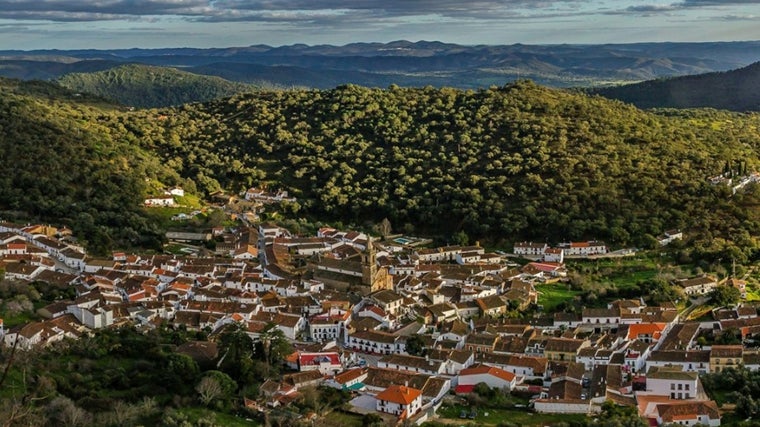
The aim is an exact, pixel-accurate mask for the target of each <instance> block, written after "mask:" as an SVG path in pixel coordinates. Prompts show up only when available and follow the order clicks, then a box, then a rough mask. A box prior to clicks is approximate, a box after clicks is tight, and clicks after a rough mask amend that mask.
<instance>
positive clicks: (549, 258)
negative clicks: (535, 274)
mask: <svg viewBox="0 0 760 427" xmlns="http://www.w3.org/2000/svg"><path fill="white" fill-rule="evenodd" d="M564 261H565V250H564V249H562V248H547V249H546V251H545V252H544V262H558V263H560V264H561V263H563V262H564Z"/></svg>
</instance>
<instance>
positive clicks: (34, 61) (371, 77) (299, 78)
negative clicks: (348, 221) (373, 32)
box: [0, 41, 760, 88]
mask: <svg viewBox="0 0 760 427" xmlns="http://www.w3.org/2000/svg"><path fill="white" fill-rule="evenodd" d="M758 59H760V42H726V43H638V44H617V45H521V44H516V45H502V46H487V45H478V46H462V45H456V44H447V43H441V42H408V41H396V42H391V43H354V44H349V45H345V46H330V45H318V46H307V45H292V46H282V47H271V46H265V45H256V46H248V47H235V48H220V49H189V48H183V49H127V50H71V51H59V50H41V51H0V76H4V77H12V78H18V79H24V80H28V79H43V80H54V79H57V78H59V77H61V76H62V75H64V74H69V73H82V72H97V71H104V70H108V69H110V68H113V67H116V66H119V65H122V64H124V63H139V64H144V65H155V66H169V67H174V68H179V69H182V70H184V71H188V72H192V73H197V74H206V75H214V76H219V77H223V78H226V79H228V80H234V81H238V82H244V83H255V84H257V85H273V86H299V87H313V88H332V87H335V86H338V85H341V84H345V83H353V84H358V85H362V86H370V87H376V86H380V87H386V86H388V85H390V84H397V85H399V86H424V85H432V86H453V87H459V88H478V87H488V86H491V85H503V84H505V83H507V82H510V81H513V80H515V79H519V78H528V79H532V80H534V81H536V82H538V83H541V84H545V85H550V86H557V87H567V86H594V85H608V84H616V83H621V82H637V81H642V80H648V79H656V78H661V77H672V76H681V75H688V74H700V73H709V72H715V71H726V70H730V69H735V68H740V67H744V66H746V65H748V64H750V63H752V62H755V61H757V60H758Z"/></svg>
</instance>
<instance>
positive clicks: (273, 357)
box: [256, 323, 293, 366]
mask: <svg viewBox="0 0 760 427" xmlns="http://www.w3.org/2000/svg"><path fill="white" fill-rule="evenodd" d="M256 348H257V352H256V354H258V355H260V358H261V359H262V360H264V361H265V362H267V363H268V364H270V365H272V366H279V365H281V364H282V362H283V360H285V357H286V356H287V355H289V354H291V353H293V346H292V345H291V344H290V340H288V338H287V337H286V336H285V333H284V332H282V330H281V329H279V328H278V327H277V325H276V324H274V323H269V324H268V325H267V326H266V327H264V329H263V330H262V331H261V333H260V334H259V341H258V343H257V346H256Z"/></svg>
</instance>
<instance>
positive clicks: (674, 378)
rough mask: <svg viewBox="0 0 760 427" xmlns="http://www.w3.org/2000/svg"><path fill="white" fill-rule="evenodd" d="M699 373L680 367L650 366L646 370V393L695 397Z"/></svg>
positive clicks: (679, 397) (671, 396)
mask: <svg viewBox="0 0 760 427" xmlns="http://www.w3.org/2000/svg"><path fill="white" fill-rule="evenodd" d="M698 386H699V374H697V373H696V372H693V371H684V370H682V369H681V368H680V367H670V366H667V367H652V368H650V369H649V371H648V372H647V389H646V393H642V394H654V395H658V396H670V398H671V399H678V400H682V399H694V398H696V397H697V390H698Z"/></svg>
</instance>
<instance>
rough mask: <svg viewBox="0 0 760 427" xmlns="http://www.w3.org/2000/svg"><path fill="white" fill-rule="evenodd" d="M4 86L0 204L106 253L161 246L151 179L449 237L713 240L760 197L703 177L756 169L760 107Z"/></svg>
mask: <svg viewBox="0 0 760 427" xmlns="http://www.w3.org/2000/svg"><path fill="white" fill-rule="evenodd" d="M0 89H1V90H2V95H3V96H2V99H1V100H0V112H1V113H2V114H0V118H2V121H0V156H1V157H2V158H3V159H4V162H3V168H4V169H0V177H2V178H0V211H3V212H5V214H3V217H8V216H15V217H22V218H23V217H32V218H43V219H47V220H55V221H56V222H64V223H68V224H71V226H73V228H74V229H75V231H77V232H81V233H84V235H87V236H89V237H88V240H90V239H91V240H90V243H91V245H93V246H95V247H96V248H99V249H100V250H101V251H104V250H105V249H107V248H109V247H112V246H114V245H123V244H139V243H140V242H141V241H149V242H151V241H152V242H153V244H155V242H156V236H159V235H160V234H159V230H157V229H156V227H157V225H156V224H155V223H153V222H152V220H151V219H150V217H149V216H148V215H147V213H146V212H144V211H143V210H142V209H141V208H140V204H141V203H140V202H141V198H142V197H143V196H144V195H145V194H146V193H147V191H148V188H147V187H148V184H147V183H146V182H147V181H146V178H147V179H148V181H150V182H160V183H164V184H168V185H174V184H178V183H181V184H182V185H185V186H187V188H194V189H197V191H198V192H199V193H206V194H208V193H211V192H213V191H216V190H218V189H220V188H223V189H227V190H230V191H233V192H237V191H239V190H242V189H245V188H246V187H248V186H251V185H264V184H266V185H270V186H276V187H279V188H284V189H287V190H289V191H290V192H291V194H293V195H295V196H296V197H297V199H298V201H297V202H296V203H290V204H286V205H285V206H284V207H283V208H282V209H283V212H282V213H283V214H285V215H289V216H298V217H304V218H306V219H307V220H309V219H310V220H311V221H331V222H334V221H342V222H344V223H348V224H372V223H373V222H377V221H379V220H381V219H383V218H386V217H387V218H389V219H390V220H391V222H392V224H393V225H394V227H395V228H396V229H399V230H403V231H404V232H409V233H420V234H426V235H432V236H438V237H439V238H440V239H441V240H444V241H445V240H449V239H451V238H452V237H453V236H454V235H456V236H458V237H457V240H458V241H462V240H469V239H468V237H469V238H471V239H472V240H475V239H480V240H485V241H489V242H494V243H499V242H502V243H503V242H505V241H514V240H518V239H541V240H551V239H558V240H559V239H562V240H564V239H582V238H598V239H605V240H607V241H608V242H610V243H613V244H637V245H651V244H653V242H654V238H653V236H656V235H658V234H659V233H661V232H662V231H663V230H665V229H670V228H681V229H685V230H690V231H691V232H692V233H693V234H694V235H695V236H700V239H705V242H706V243H705V245H704V248H705V249H704V250H706V251H707V250H708V249H709V248H711V247H712V245H715V243H714V242H720V241H725V240H718V239H717V237H719V236H724V238H725V237H726V236H731V238H732V239H743V240H742V241H743V242H744V243H745V244H747V245H748V247H753V243H752V242H753V241H754V240H752V238H751V237H749V236H754V235H760V212H758V209H757V208H756V207H757V206H760V203H758V200H760V194H758V193H756V192H755V191H754V190H752V191H749V192H747V193H739V194H736V195H734V196H733V197H732V195H731V191H730V189H729V188H728V187H725V186H715V185H711V184H710V183H709V180H708V177H710V176H714V175H716V174H719V173H721V172H723V171H724V170H725V168H726V165H727V164H729V165H730V164H735V165H740V166H741V169H742V170H750V171H751V170H757V168H758V167H760V159H759V158H758V150H760V136H758V135H760V133H758V129H760V116H758V115H755V114H731V113H728V112H718V111H715V110H705V111H689V110H684V111H676V110H668V111H664V112H662V113H660V114H654V113H650V112H644V111H641V110H638V109H636V108H634V107H632V106H629V105H625V104H623V103H620V102H618V101H610V100H607V99H604V98H602V97H597V96H594V97H589V96H586V95H583V94H579V93H576V92H573V91H567V90H557V89H549V88H546V87H542V86H538V85H536V84H535V83H532V82H528V81H520V82H517V83H515V84H510V85H507V86H503V87H493V88H490V89H483V90H477V91H472V90H458V89H452V88H443V89H436V88H433V87H430V86H428V87H424V88H401V87H399V86H391V87H389V88H388V89H368V88H363V87H360V86H355V85H345V86H340V87H338V88H335V89H332V90H326V91H318V90H295V89H294V90H287V91H277V90H266V91H257V92H253V93H244V94H239V95H235V96H233V97H230V98H224V99H217V100H214V101H209V102H207V103H195V104H186V105H182V106H180V107H167V108H161V109H150V110H147V109H146V110H142V109H140V110H135V111H126V110H123V111H122V110H118V109H115V108H114V107H113V106H109V105H107V104H103V103H102V101H98V100H97V99H93V98H87V97H86V96H79V97H78V96H76V94H72V93H71V92H66V91H65V90H64V89H62V88H60V87H58V86H54V85H51V84H46V83H42V82H32V83H23V82H12V81H5V80H3V84H2V85H0ZM194 191H195V190H194ZM463 236H464V237H463ZM654 244H656V243H654ZM709 250H712V249H709ZM720 250H723V249H716V251H720ZM740 255H741V254H739V253H737V254H733V255H732V256H736V257H739V256H740ZM742 256H748V255H746V254H745V255H742ZM737 259H738V258H737Z"/></svg>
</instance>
